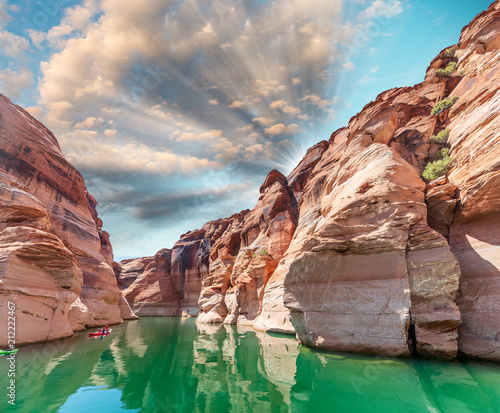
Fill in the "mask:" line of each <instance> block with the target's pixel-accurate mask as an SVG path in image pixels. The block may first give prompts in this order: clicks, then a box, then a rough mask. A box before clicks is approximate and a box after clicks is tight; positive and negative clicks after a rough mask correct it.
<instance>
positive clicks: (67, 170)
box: [0, 95, 130, 347]
mask: <svg viewBox="0 0 500 413" xmlns="http://www.w3.org/2000/svg"><path fill="white" fill-rule="evenodd" d="M95 205H96V202H95V200H94V199H93V198H92V197H91V196H90V195H89V194H88V193H87V190H86V188H85V183H84V181H83V178H82V176H81V175H80V174H79V173H78V171H76V170H75V169H74V168H73V167H72V166H71V165H70V164H69V163H68V162H67V161H66V160H65V159H64V157H63V155H62V153H61V150H60V148H59V145H58V143H57V140H56V139H55V137H54V136H53V135H52V133H51V132H50V131H49V130H48V129H46V128H45V127H44V126H43V125H42V124H40V123H39V122H38V121H36V120H35V119H34V118H32V117H31V116H30V115H29V114H28V113H27V112H26V111H24V110H23V109H21V108H20V107H18V106H16V105H14V104H12V103H11V102H10V101H9V100H8V99H7V98H6V97H4V96H1V95H0V251H1V252H0V317H1V318H2V320H4V319H5V320H4V321H5V323H3V321H2V324H3V325H7V308H8V303H9V302H13V303H15V305H16V325H17V327H16V343H17V344H25V343H32V342H37V341H46V340H53V339H57V338H61V337H67V336H70V335H72V334H73V331H76V330H81V329H85V327H88V326H100V325H104V324H113V323H119V322H121V321H122V316H121V311H120V306H119V303H120V291H119V289H118V288H117V285H116V279H115V277H114V274H113V271H112V269H111V267H110V264H112V249H111V244H110V243H109V237H108V234H107V233H105V232H103V231H101V227H102V222H101V220H100V219H99V218H98V217H97V213H96V210H95ZM122 308H123V310H124V311H126V308H128V306H127V304H126V303H125V302H122ZM128 311H130V309H128ZM6 346H7V329H3V330H2V331H1V332H0V347H6Z"/></svg>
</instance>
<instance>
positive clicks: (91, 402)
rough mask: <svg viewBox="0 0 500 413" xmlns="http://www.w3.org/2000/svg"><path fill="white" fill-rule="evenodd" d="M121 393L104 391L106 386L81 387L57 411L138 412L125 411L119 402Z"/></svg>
mask: <svg viewBox="0 0 500 413" xmlns="http://www.w3.org/2000/svg"><path fill="white" fill-rule="evenodd" d="M120 397H121V391H120V390H117V389H111V390H108V389H106V386H99V387H82V388H80V389H78V390H77V391H76V393H74V394H72V395H71V396H69V397H68V400H67V401H66V403H64V404H63V405H62V406H61V408H60V409H59V410H58V412H59V413H74V412H89V413H96V412H101V411H106V412H114V411H125V410H126V411H129V412H138V411H140V409H133V410H129V409H126V408H125V407H124V406H123V405H122V403H121V402H120Z"/></svg>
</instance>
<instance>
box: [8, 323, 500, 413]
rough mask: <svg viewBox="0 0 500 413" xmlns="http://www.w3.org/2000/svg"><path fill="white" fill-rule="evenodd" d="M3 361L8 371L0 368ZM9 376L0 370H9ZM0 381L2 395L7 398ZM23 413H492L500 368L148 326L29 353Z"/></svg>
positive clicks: (20, 392)
mask: <svg viewBox="0 0 500 413" xmlns="http://www.w3.org/2000/svg"><path fill="white" fill-rule="evenodd" d="M0 361H1V360H0ZM2 366H3V365H2V364H0V368H3V367H2ZM6 379H7V377H6V375H5V374H0V387H3V386H7V384H6V383H7V382H6ZM16 379H17V387H16V388H17V405H16V406H15V408H13V409H11V411H14V412H31V411H37V412H38V411H41V412H42V411H43V412H45V411H47V412H52V411H60V412H72V413H73V412H75V413H78V412H87V411H89V412H90V411H91V412H93V413H96V412H100V411H110V412H114V411H141V412H155V411H158V412H217V413H219V412H245V413H246V412H258V413H264V412H273V413H274V412H290V411H293V412H311V411H313V412H314V411H317V412H323V411H340V412H370V413H376V412H383V413H387V412H398V413H399V412H405V413H406V412H415V413H417V412H418V413H421V412H439V413H441V412H453V413H462V412H481V413H483V412H485V413H495V412H498V411H499V409H498V407H497V406H500V365H497V364H491V363H478V362H458V361H456V362H453V363H441V362H432V361H425V360H409V359H390V358H383V357H368V356H360V355H351V354H331V353H327V352H320V351H314V350H310V349H308V348H305V347H302V346H300V345H299V344H298V342H297V341H296V340H295V338H294V337H291V336H282V335H276V334H266V333H263V332H257V331H254V330H253V329H252V328H248V327H239V326H238V327H236V326H228V325H198V324H195V323H194V320H193V319H178V318H142V319H141V320H138V321H131V322H126V323H124V324H122V325H119V326H114V327H113V334H112V335H111V336H109V337H108V338H107V339H105V340H89V339H87V334H86V332H82V333H77V334H75V336H74V337H72V338H70V339H66V340H61V341H56V342H52V343H45V344H40V345H32V346H27V347H24V348H22V349H21V350H20V352H19V355H18V356H17V377H16Z"/></svg>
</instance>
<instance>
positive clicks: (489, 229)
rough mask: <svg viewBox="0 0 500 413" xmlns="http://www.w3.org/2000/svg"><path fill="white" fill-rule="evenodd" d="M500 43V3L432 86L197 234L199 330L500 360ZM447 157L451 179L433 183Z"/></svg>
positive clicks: (444, 58)
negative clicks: (219, 327)
mask: <svg viewBox="0 0 500 413" xmlns="http://www.w3.org/2000/svg"><path fill="white" fill-rule="evenodd" d="M499 48H500V2H498V1H496V2H494V3H493V4H492V5H491V6H490V8H489V10H488V11H486V12H484V13H481V14H480V15H478V16H477V17H476V18H475V19H474V20H473V21H472V22H471V23H470V24H469V25H468V26H467V27H465V28H464V29H463V31H462V34H461V37H460V41H459V43H458V45H456V46H455V47H454V48H452V49H450V48H448V49H446V50H443V51H442V52H441V53H440V54H439V56H438V57H436V58H435V59H434V60H433V61H432V62H431V65H430V66H429V68H428V70H427V73H426V77H425V80H424V82H423V83H421V84H418V85H416V86H414V87H407V88H397V89H392V90H389V91H387V92H384V93H382V94H380V95H379V96H378V97H377V99H376V100H375V101H374V102H371V103H369V104H368V105H367V106H365V107H364V108H363V110H362V111H361V112H360V113H359V114H358V115H356V116H355V117H353V118H352V119H351V121H350V122H349V125H348V126H347V127H345V128H342V129H340V130H338V131H336V132H335V133H333V134H332V136H331V137H330V140H329V141H328V142H326V141H322V142H320V143H318V144H317V145H315V146H314V147H312V148H311V149H310V150H309V151H308V152H307V154H306V155H305V157H304V158H303V160H302V161H301V162H300V163H299V165H298V166H297V167H296V168H295V169H294V170H293V171H292V172H291V173H290V174H289V176H288V177H287V178H285V177H284V176H283V175H281V174H280V173H279V172H278V171H272V172H271V173H270V174H269V175H268V177H267V178H266V181H265V183H264V184H263V186H262V187H261V196H260V198H259V200H258V203H257V205H256V206H255V208H254V209H253V210H251V211H249V212H248V211H247V212H244V213H242V214H240V215H238V219H235V218H234V217H231V218H228V219H227V220H219V221H213V222H211V223H208V224H206V225H205V226H204V227H203V228H202V229H201V230H199V231H198V232H197V231H195V232H194V233H195V234H197V235H196V236H192V235H190V238H191V239H193V240H194V239H198V240H201V239H203V240H202V241H198V244H197V247H196V248H197V249H198V252H197V253H196V254H197V256H198V257H200V258H199V259H198V260H196V261H195V260H194V259H193V258H191V259H188V260H187V262H189V263H190V264H188V265H190V268H189V269H188V270H186V269H183V270H182V271H181V272H182V273H183V274H187V275H186V276H184V277H182V276H176V277H174V279H175V282H174V283H176V285H175V291H177V292H178V294H180V291H181V290H182V286H183V285H185V286H186V287H187V288H188V289H190V291H192V293H193V295H195V290H196V288H195V287H194V286H195V285H199V284H196V280H201V283H202V285H201V290H200V299H199V306H200V314H199V316H198V319H197V321H198V322H208V323H217V322H225V323H231V324H234V323H236V324H243V325H253V326H254V328H255V329H258V330H264V331H276V332H284V333H292V334H296V335H297V337H298V339H299V340H300V341H301V342H302V343H303V344H305V345H307V346H311V347H316V348H323V349H327V350H333V351H359V352H368V353H376V354H386V355H391V356H405V355H409V354H418V355H420V356H427V357H445V358H453V357H456V356H457V354H458V352H461V353H462V354H464V355H466V356H470V357H477V358H485V359H493V360H500V344H499V343H500V338H499V335H500V317H499V316H498V312H499V310H500V308H499V304H498V303H499V302H500V250H499V248H500V235H499V234H500V221H499V218H498V211H499V210H500V195H499V194H500V193H499V192H498V187H499V184H500V149H499V148H500V132H499V131H500V116H499V113H498V108H499V107H500V105H499V104H500V92H499V89H500V78H499V77H500V69H499V66H500V59H499V57H500V56H499V55H500V52H499ZM450 64H456V67H455V70H454V71H453V72H452V73H451V74H450V73H448V74H444V75H443V69H446V68H447V67H448V65H450ZM440 69H441V70H440ZM454 96H456V97H457V99H455V101H456V102H455V103H454V104H453V103H451V104H450V105H447V107H445V108H443V109H442V110H440V111H434V112H433V113H431V112H432V110H433V108H434V107H435V105H436V104H437V103H438V102H440V101H442V100H443V99H445V98H451V97H454ZM445 129H448V131H449V137H448V140H447V142H437V141H436V140H435V139H433V138H432V136H433V135H437V134H438V133H439V132H441V131H443V130H445ZM443 148H448V149H449V154H450V156H451V157H452V158H453V159H454V163H453V165H452V167H451V169H450V171H449V173H448V174H447V175H445V176H442V177H440V178H438V179H436V180H434V181H432V182H430V183H426V182H424V180H423V179H422V178H421V176H422V172H423V171H424V169H425V167H426V165H427V164H428V163H429V162H431V161H433V160H434V159H439V156H440V153H441V151H442V149H443ZM208 228H217V229H216V230H212V231H209V230H208ZM217 232H219V233H220V235H218V236H214V235H213V234H215V233H217ZM191 242H194V241H191ZM179 243H180V245H183V244H184V241H183V240H182V239H181V241H179ZM175 248H176V247H174V250H175ZM192 254H194V252H193V253H192ZM193 256H194V255H193ZM139 261H140V260H139ZM139 261H137V262H139ZM173 263H174V258H172V263H171V266H173V265H174V264H173ZM177 265H178V264H177ZM183 268H185V267H183ZM126 277H127V274H126V273H125V274H122V275H120V278H121V279H123V280H125V278H126ZM138 280H139V279H138ZM136 283H137V281H136ZM190 286H191V287H190ZM130 288H139V286H138V285H137V286H136V287H134V284H132V285H131V286H130V287H128V289H127V290H126V291H130ZM129 297H130V296H129ZM176 300H177V301H175V302H176V303H179V298H178V297H177V298H176ZM191 301H194V300H191ZM131 302H132V305H135V304H134V300H133V299H132V300H131ZM176 305H177V306H178V307H179V308H180V306H179V304H176ZM176 313H177V314H179V313H180V311H179V309H178V310H177V311H176Z"/></svg>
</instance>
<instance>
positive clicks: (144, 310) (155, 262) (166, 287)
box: [119, 249, 180, 316]
mask: <svg viewBox="0 0 500 413" xmlns="http://www.w3.org/2000/svg"><path fill="white" fill-rule="evenodd" d="M171 259H172V250H168V249H163V250H160V251H158V252H157V253H156V255H155V256H154V257H146V258H137V259H133V260H126V261H122V263H121V267H122V269H121V274H120V278H119V280H121V284H122V286H123V285H126V284H127V283H129V286H128V287H127V288H126V289H125V290H123V296H124V297H125V298H126V300H127V301H128V302H129V303H130V306H131V308H132V310H133V311H134V313H135V314H137V315H138V316H176V315H178V314H179V303H180V301H179V292H178V291H177V290H176V289H175V287H174V278H173V274H172V266H171ZM132 279H133V281H132ZM131 281H132V282H131Z"/></svg>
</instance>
